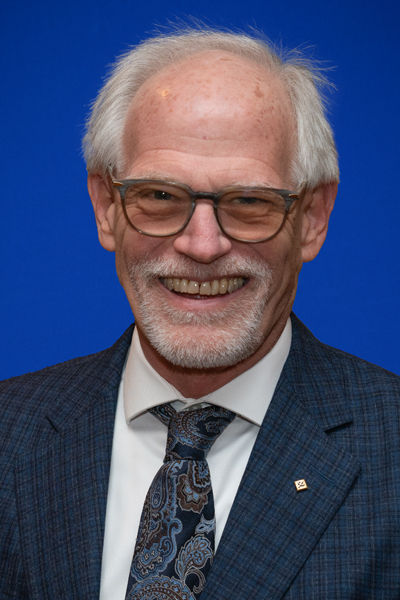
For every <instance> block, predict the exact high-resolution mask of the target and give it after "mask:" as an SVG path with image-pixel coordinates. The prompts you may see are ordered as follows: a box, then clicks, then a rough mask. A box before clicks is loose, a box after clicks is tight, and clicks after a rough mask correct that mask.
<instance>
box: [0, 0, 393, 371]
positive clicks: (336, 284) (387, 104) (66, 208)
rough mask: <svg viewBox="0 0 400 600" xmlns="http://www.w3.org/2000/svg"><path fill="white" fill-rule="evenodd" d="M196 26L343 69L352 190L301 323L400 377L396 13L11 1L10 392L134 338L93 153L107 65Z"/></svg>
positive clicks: (302, 304) (344, 170)
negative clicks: (160, 30)
mask: <svg viewBox="0 0 400 600" xmlns="http://www.w3.org/2000/svg"><path fill="white" fill-rule="evenodd" d="M187 15H192V16H194V17H197V18H200V19H204V20H205V21H206V22H207V23H208V24H211V25H217V26H218V25H224V26H227V27H233V28H241V29H246V28H247V27H248V26H252V25H256V26H257V27H258V28H260V29H263V30H264V32H265V33H266V34H267V35H268V36H269V37H270V38H271V39H272V40H273V41H277V42H281V43H282V44H283V45H284V46H290V47H295V46H298V45H303V47H304V46H306V47H307V46H310V47H311V50H310V53H311V54H312V55H314V57H316V58H319V59H321V60H324V61H327V62H326V66H327V67H332V70H331V72H330V78H331V80H332V81H333V83H334V84H335V85H336V87H337V92H336V93H334V94H333V95H332V98H331V107H330V120H331V123H332V125H333V128H334V131H335V135H336V141H337V145H338V149H339V154H340V167H341V185H340V191H339V195H338V198H337V203H336V208H335V211H334V213H333V216H332V220H331V226H330V230H329V234H328V239H327V241H326V244H325V246H324V248H323V250H322V252H321V253H320V255H319V256H318V257H317V259H316V260H315V261H314V262H313V263H310V264H306V265H305V266H304V268H303V272H302V274H301V277H300V285H299V291H298V297H297V300H296V304H295V310H296V312H297V314H298V316H299V317H300V318H301V319H302V320H303V321H304V322H305V323H306V324H307V325H308V326H309V327H310V328H311V330H312V331H313V332H314V333H315V334H316V335H317V336H318V337H319V338H320V339H321V340H323V341H324V342H326V343H328V344H330V345H333V346H337V347H339V348H341V349H343V350H346V351H348V352H351V353H353V354H357V355H359V356H361V357H363V358H365V359H367V360H369V361H372V362H375V363H377V364H379V365H382V366H383V367H385V368H387V369H390V370H392V371H395V372H397V373H399V374H400V350H399V346H398V340H399V338H400V322H399V318H398V311H397V307H398V302H399V292H400V285H399V265H398V248H399V235H398V227H399V222H400V201H399V189H398V181H397V179H398V173H399V150H398V144H399V139H400V131H399V129H400V128H399V119H398V103H399V78H398V73H399V71H400V60H399V42H398V40H399V33H400V4H399V3H398V2H397V0H396V1H395V0H393V1H388V0H380V2H377V1H376V0H362V1H361V0H351V1H349V0H346V1H344V0H334V1H333V0H332V1H331V0H325V2H323V3H322V2H320V1H316V0H303V1H302V2H298V0H281V1H280V2H276V1H275V2H261V1H256V0H246V2H235V1H234V0H229V1H228V0H219V1H218V2H215V0H196V1H195V2H194V1H193V0H185V1H182V0H171V1H170V2H168V3H167V2H162V1H160V0H153V1H152V2H144V1H142V0H139V1H132V0H114V1H113V2H105V1H104V0H95V1H94V0H85V1H83V2H78V1H77V0H69V1H68V2H67V1H56V2H54V1H50V0H36V1H35V2H28V1H23V0H3V1H2V3H1V7H0V46H1V52H0V60H1V79H0V86H1V95H0V99H1V100H0V102H1V112H0V118H1V125H2V132H3V143H2V144H1V148H0V154H1V165H2V173H3V175H2V185H1V190H2V192H1V193H2V210H1V282H2V291H1V294H0V315H1V319H2V327H1V347H2V356H1V361H0V378H5V377H10V376H12V375H17V374H20V373H24V372H26V371H32V370H35V369H39V368H41V367H44V366H46V365H49V364H54V363H57V362H60V361H63V360H66V359H68V358H72V357H74V356H78V355H84V354H88V353H91V352H96V351H98V350H101V349H103V348H105V347H107V346H108V345H110V344H112V343H113V342H114V340H115V339H116V338H117V337H118V336H119V335H120V334H121V333H122V331H123V330H124V329H125V327H127V326H128V324H129V323H130V322H131V320H132V314H131V312H130V308H129V305H128V303H127V301H126V299H125V296H124V293H123V290H122V288H120V286H119V283H118V280H117V277H116V275H115V272H114V264H113V260H114V257H113V255H111V254H108V253H107V252H106V251H104V250H103V249H102V248H101V247H100V245H99V243H98V241H97V233H96V227H95V222H94V218H93V216H92V209H91V205H90V201H89V197H88V195H87V192H86V172H85V166H84V163H83V159H82V157H81V152H80V139H81V136H82V132H83V126H84V121H85V115H86V113H87V110H88V106H89V104H90V102H91V101H92V99H93V98H94V97H95V95H96V93H97V91H98V89H99V87H100V86H101V82H102V77H104V75H105V74H106V71H107V69H106V65H108V64H110V63H112V62H113V60H114V58H115V56H116V55H118V54H119V53H121V52H123V51H125V50H127V49H128V47H129V46H130V45H132V44H135V43H137V42H138V41H140V40H141V39H143V38H144V37H146V36H147V35H149V34H151V33H152V32H153V30H154V26H155V25H157V24H158V25H165V24H166V23H167V20H168V19H170V20H173V21H175V20H176V19H177V18H186V16H187Z"/></svg>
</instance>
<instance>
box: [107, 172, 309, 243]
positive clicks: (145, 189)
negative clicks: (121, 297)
mask: <svg viewBox="0 0 400 600" xmlns="http://www.w3.org/2000/svg"><path fill="white" fill-rule="evenodd" d="M111 179H112V184H113V186H114V187H115V188H116V189H118V191H119V193H120V196H121V204H122V209H123V211H124V214H125V217H126V220H127V222H128V223H129V225H130V226H131V227H133V229H135V230H136V231H138V232H139V233H142V234H144V235H151V236H154V237H168V236H170V235H175V234H176V233H179V232H180V231H182V230H183V229H184V228H185V227H186V226H187V225H188V223H189V221H190V219H191V217H192V215H193V213H194V210H195V208H196V200H200V199H201V200H212V202H213V206H214V213H215V218H216V220H217V223H218V225H219V226H220V228H221V230H222V231H223V232H224V233H225V234H226V235H227V236H229V237H230V238H232V239H234V240H238V241H239V242H248V243H250V244H255V243H257V242H265V241H267V240H270V239H272V238H273V237H275V236H276V235H278V233H279V232H280V231H281V229H282V228H283V226H284V224H285V221H286V219H287V216H288V214H289V211H290V208H291V206H292V204H293V202H294V201H295V200H298V199H299V198H300V197H301V196H302V195H303V193H304V191H305V186H302V188H301V189H300V191H299V192H290V191H289V190H278V189H274V188H263V187H229V188H225V189H223V190H221V191H220V192H218V193H216V194H213V193H210V192H194V191H193V190H191V189H190V188H189V187H188V186H186V185H183V184H177V183H169V182H167V181H158V180H155V179H154V180H153V179H122V180H114V179H113V178H111Z"/></svg>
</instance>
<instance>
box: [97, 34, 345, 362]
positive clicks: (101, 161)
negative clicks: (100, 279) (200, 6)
mask: <svg viewBox="0 0 400 600" xmlns="http://www.w3.org/2000/svg"><path fill="white" fill-rule="evenodd" d="M140 54H142V63H143V61H144V62H146V61H145V59H146V60H147V66H146V68H144V67H143V64H142V69H141V70H140V69H139V68H138V61H139V62H140V60H139V59H140ZM150 55H151V56H150ZM119 95H120V96H121V98H119V97H118V96H119ZM305 95H306V96H307V97H304V96H305ZM307 104H308V105H309V106H308V107H307ZM122 105H123V106H124V109H123V110H122ZM116 107H118V111H119V112H118V111H117V108H116ZM306 108H307V110H305V109H306ZM117 113H118V116H117ZM306 113H308V116H306ZM112 129H113V130H114V131H113V132H112ZM310 129H311V132H310ZM116 131H118V136H116V135H115V132H116ZM86 149H87V157H88V170H89V191H90V194H91V197H92V201H93V204H94V207H95V212H96V217H97V222H98V227H99V236H100V241H101V243H102V244H103V246H104V247H105V248H106V249H108V250H112V251H114V250H115V252H116V264H117V271H118V275H119V278H120V281H121V283H122V285H123V287H124V289H125V291H126V294H127V297H128V300H129V302H130V304H131V307H132V310H133V312H134V314H135V319H136V322H137V325H138V329H139V333H140V335H141V341H142V345H144V349H145V352H146V348H147V353H148V354H149V353H150V354H151V353H152V352H154V353H155V355H157V356H159V357H161V359H162V360H164V361H167V362H168V363H172V364H175V365H179V366H180V367H183V368H186V369H211V368H221V367H225V368H226V367H231V366H232V365H237V364H240V363H243V362H244V361H246V360H249V359H251V357H253V356H256V355H257V354H259V355H260V356H262V355H263V354H265V352H267V351H268V350H269V349H270V347H272V345H273V344H274V343H275V341H276V339H277V337H278V336H279V334H280V332H281V331H282V329H283V327H284V324H285V322H286V320H287V318H288V315H289V314H290V310H291V307H292V304H293V301H294V296H295V291H296V285H297V276H298V273H299V271H300V269H301V265H302V262H303V261H307V260H312V259H313V258H314V256H315V255H316V254H317V253H318V251H319V249H320V247H321V245H322V243H323V241H324V238H325V234H326V228H327V223H328V218H329V214H330V211H331V209H332V206H333V201H334V197H335V192H336V182H337V179H338V174H337V165H336V151H335V148H334V144H333V140H332V135H331V131H330V128H329V125H328V124H327V122H326V120H325V119H324V117H323V112H322V108H321V103H320V100H319V97H318V94H317V92H316V89H315V85H314V83H313V79H312V75H311V73H310V72H309V71H307V70H305V68H304V66H303V65H302V64H297V66H295V65H293V64H292V65H289V66H286V67H284V66H283V65H282V63H281V62H280V60H279V59H278V58H277V56H276V55H274V54H272V53H271V51H270V50H269V49H268V48H267V47H266V46H264V45H263V44H262V43H261V42H258V41H255V40H252V39H250V38H243V36H241V37H236V36H232V35H230V34H229V35H227V34H220V33H215V34H199V32H193V33H192V34H189V35H187V34H186V35H185V36H175V37H173V38H170V39H167V38H161V39H159V40H158V41H154V40H153V41H151V42H148V43H147V45H145V46H142V47H139V49H137V50H134V51H132V53H130V54H128V55H127V56H126V57H125V58H123V59H122V60H121V62H120V63H119V65H117V67H116V72H115V75H114V76H113V77H112V78H111V79H110V80H109V82H108V83H107V84H106V86H105V88H104V89H103V91H102V92H101V94H100V96H99V99H98V101H97V104H96V105H95V106H94V111H93V115H92V119H91V121H90V122H89V128H88V134H87V137H86ZM109 165H110V171H111V173H112V176H113V177H114V178H116V177H118V178H119V179H127V178H129V179H134V180H137V179H144V180H157V181H160V180H161V181H166V182H172V183H177V184H183V185H184V186H187V187H189V188H191V190H193V191H194V192H199V191H201V192H204V193H205V194H207V193H215V192H220V191H221V190H222V189H224V188H232V187H238V186H240V187H244V188H248V187H257V188H276V189H285V190H291V191H293V192H296V191H299V189H300V188H304V190H305V191H304V193H303V194H301V195H300V198H299V199H298V200H295V201H294V202H293V205H292V207H291V208H290V210H289V211H288V213H287V215H286V217H287V218H286V220H285V222H284V225H283V228H282V230H281V231H280V232H279V233H278V234H277V235H276V236H275V237H273V238H272V239H270V240H268V241H262V242H258V243H246V242H243V241H238V240H236V239H233V237H235V236H233V237H230V236H228V235H226V234H225V233H224V232H223V231H222V230H221V228H220V227H219V225H218V223H217V220H216V218H215V214H214V208H213V203H212V201H211V200H209V199H207V198H201V197H200V198H199V199H198V200H197V202H196V208H195V211H194V213H193V215H192V218H191V220H190V222H189V223H188V225H187V226H186V227H185V228H184V229H183V230H181V231H179V232H178V233H176V234H174V235H171V236H167V237H153V236H147V235H143V234H142V233H139V232H138V231H137V230H135V229H134V228H133V227H131V226H130V225H129V224H128V223H127V219H126V215H125V214H124V211H123V209H122V205H121V199H120V197H119V194H118V192H117V191H116V190H115V189H114V188H113V187H112V183H111V181H112V180H111V177H110V175H109V174H108V170H107V167H108V166H109ZM164 197H165V194H164ZM236 201H237V200H235V202H236ZM240 201H242V199H240ZM158 218H160V217H159V216H158ZM225 279H227V280H228V282H229V280H234V279H236V282H235V284H234V285H235V286H237V285H239V288H238V289H237V290H235V291H234V292H233V293H227V294H225V293H224V291H225V290H224V285H225V282H224V280H225ZM168 280H170V281H168ZM171 280H172V281H171ZM186 280H187V281H188V282H189V281H192V282H197V283H199V284H200V285H201V284H203V287H202V288H201V289H200V294H191V293H190V292H191V291H196V287H195V285H194V289H190V290H187V291H186V287H185V286H186V283H185V281H186ZM213 282H214V284H213ZM232 285H233V283H231V288H232ZM172 286H174V289H168V288H171V287H172ZM192 287H193V286H192ZM202 290H203V291H204V292H205V294H202V293H201V291H202ZM209 290H210V295H206V294H207V293H208V291H209ZM229 291H230V292H231V291H232V289H230V290H229ZM187 292H189V293H187ZM211 292H212V293H211ZM214 294H215V295H214Z"/></svg>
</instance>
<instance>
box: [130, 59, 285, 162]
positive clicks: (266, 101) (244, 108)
mask: <svg viewBox="0 0 400 600" xmlns="http://www.w3.org/2000/svg"><path fill="white" fill-rule="evenodd" d="M294 130H295V129H294V119H293V114H292V109H291V103H290V99H289V98H288V95H287V93H286V92H285V90H284V88H283V86H282V84H281V83H280V81H279V80H278V79H277V77H276V76H275V75H273V74H272V73H270V72H269V71H267V70H266V69H265V68H263V67H261V66H260V65H257V64H256V63H251V62H249V61H247V60H244V59H242V58H241V57H239V56H236V55H234V54H229V53H226V52H219V51H210V52H206V53H202V54H198V55H195V56H193V57H191V58H188V59H187V60H185V61H182V62H180V63H175V64H173V65H171V66H170V67H166V68H165V69H163V70H162V71H161V72H160V73H157V74H156V75H154V76H153V77H151V78H150V79H149V80H148V81H147V82H145V83H144V84H143V86H142V87H141V88H140V90H139V91H138V93H137V95H136V96H135V98H134V100H133V102H132V105H131V108H130V110H129V113H128V117H127V122H126V128H125V135H124V147H125V151H126V154H127V156H128V155H131V156H133V155H134V154H135V150H136V151H141V148H140V146H141V144H142V143H143V142H144V140H146V139H147V140H148V139H149V136H150V137H152V138H156V137H159V138H160V139H159V143H160V144H161V145H163V144H164V143H165V140H168V139H171V140H172V139H173V138H174V136H177V135H178V136H179V137H181V138H182V139H183V138H185V139H193V140H199V141H201V140H202V141H205V142H208V141H210V140H211V141H214V142H217V143H218V144H221V145H222V151H224V150H223V149H224V147H225V146H226V144H227V143H228V145H229V144H231V146H230V150H231V151H232V152H234V153H235V150H234V147H235V144H239V145H240V144H241V143H246V141H247V140H250V139H251V138H252V137H254V138H257V139H258V140H261V138H262V139H263V140H265V143H266V144H268V145H270V146H273V147H274V151H275V154H276V159H277V160H278V161H280V162H281V163H282V165H283V167H284V169H288V168H289V162H290V160H291V155H292V150H293V148H292V140H293V138H294V137H295V136H294ZM157 143H158V142H157ZM144 146H146V145H145V144H144ZM199 148H200V146H199Z"/></svg>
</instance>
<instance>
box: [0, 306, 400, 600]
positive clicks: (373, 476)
mask: <svg viewBox="0 0 400 600" xmlns="http://www.w3.org/2000/svg"><path fill="white" fill-rule="evenodd" d="M292 321H293V341H292V347H291V350H290V354H289V357H288V360H287V362H286V364H285V367H284V370H283V372H282V376H281V378H280V381H279V383H278V386H277V389H276V391H275V395H274V397H273V400H272V403H271V405H270V408H269V409H268V412H267V415H266V418H265V420H264V423H263V425H262V427H261V429H260V433H259V435H258V438H257V440H256V443H255V446H254V449H253V452H252V454H251V457H250V460H249V463H248V466H247V469H246V471H245V474H244V476H243V480H242V482H241V485H240V488H239V491H238V493H237V496H236V499H235V502H234V504H233V507H232V510H231V513H230V516H229V519H228V522H227V525H226V528H225V530H224V533H223V536H222V539H221V542H220V545H219V547H218V551H217V554H216V556H215V559H214V563H213V566H212V569H211V571H210V574H209V578H208V580H207V583H206V587H205V589H204V591H203V594H202V597H201V600H228V599H229V600H232V599H234V600H236V599H237V600H250V599H251V600H266V599H271V600H275V599H278V598H285V599H287V600H289V599H290V600H295V599H296V600H300V599H303V600H314V599H318V600H327V599H329V600H331V599H332V600H334V599H335V600H337V599H339V600H342V599H346V600H350V599H357V600H359V599H362V598H374V599H375V598H376V599H378V598H379V599H382V600H383V599H384V600H390V599H394V598H400V522H399V517H400V431H399V424H400V411H399V403H400V378H399V377H397V376H396V375H393V374H391V373H389V372H387V371H384V370H383V369H380V368H378V367H375V366H373V365H370V364H368V363H366V362H364V361H362V360H360V359H357V358H355V357H352V356H349V355H347V354H345V353H343V352H340V351H339V350H335V349H333V348H329V347H328V346H325V345H323V344H321V343H320V342H319V341H317V340H316V339H315V338H314V337H313V336H312V335H311V333H310V332H309V331H308V330H307V329H306V328H305V327H304V325H302V324H301V323H300V322H299V321H298V320H297V319H296V318H295V317H293V319H292ZM131 335H132V328H130V329H128V331H127V332H126V333H125V334H124V335H123V336H122V338H121V339H120V340H118V342H117V343H116V344H115V345H114V346H113V347H112V348H110V349H109V350H106V351H104V352H101V353H99V354H96V355H93V356H88V357H85V358H78V359H75V360H72V361H69V362H67V363H64V364H61V365H56V366H54V367H50V368H47V369H44V370H43V371H39V372H37V373H33V374H28V375H24V376H22V377H18V378H15V379H11V380H9V381H7V382H3V383H2V384H1V385H0V391H1V412H2V415H1V426H0V481H1V491H0V502H1V505H0V536H1V540H0V598H1V600H10V599H18V600H22V599H25V598H29V599H32V600H33V599H35V600H50V599H51V600H67V599H68V600H95V599H97V598H98V596H99V587H100V573H101V558H102V545H103V535H104V522H105V511H106V500H107V487H108V476H109V468H110V455H111V444H112V436H113V424H114V416H115V407H116V402H117V393H118V386H119V382H120V376H121V371H122V368H123V364H124V359H125V356H126V352H127V349H128V347H129V344H130V340H131ZM249 401H251V398H249ZM298 479H305V480H306V483H307V486H308V489H306V490H303V491H300V492H298V491H296V487H295V485H294V481H296V480H298ZM135 533H136V532H132V535H135Z"/></svg>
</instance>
